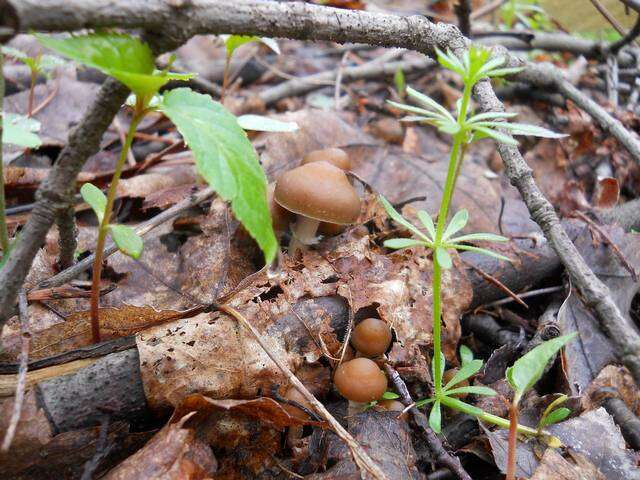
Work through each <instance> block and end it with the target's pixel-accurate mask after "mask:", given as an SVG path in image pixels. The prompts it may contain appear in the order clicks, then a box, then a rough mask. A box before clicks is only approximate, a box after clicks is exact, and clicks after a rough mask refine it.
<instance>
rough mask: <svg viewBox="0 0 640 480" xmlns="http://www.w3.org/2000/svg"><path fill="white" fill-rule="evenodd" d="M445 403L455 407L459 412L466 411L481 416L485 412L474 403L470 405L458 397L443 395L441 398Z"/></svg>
mask: <svg viewBox="0 0 640 480" xmlns="http://www.w3.org/2000/svg"><path fill="white" fill-rule="evenodd" d="M440 400H441V402H442V404H443V405H445V406H447V407H449V408H453V409H454V410H457V411H458V412H462V413H466V414H468V415H473V416H474V417H479V416H480V415H482V414H483V413H484V412H483V411H482V409H480V408H478V407H474V406H473V405H469V404H468V403H465V402H463V401H462V400H458V399H457V398H456V397H449V396H446V395H445V396H442V397H441V398H440Z"/></svg>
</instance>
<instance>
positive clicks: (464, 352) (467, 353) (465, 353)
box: [460, 345, 473, 365]
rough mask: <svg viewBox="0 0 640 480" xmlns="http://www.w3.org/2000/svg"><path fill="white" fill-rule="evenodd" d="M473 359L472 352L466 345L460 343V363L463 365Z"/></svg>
mask: <svg viewBox="0 0 640 480" xmlns="http://www.w3.org/2000/svg"><path fill="white" fill-rule="evenodd" d="M471 360H473V352H472V351H471V349H470V348H469V347H467V346H466V345H460V363H462V365H465V364H467V363H469V362H470V361H471Z"/></svg>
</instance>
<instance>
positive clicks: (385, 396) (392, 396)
mask: <svg viewBox="0 0 640 480" xmlns="http://www.w3.org/2000/svg"><path fill="white" fill-rule="evenodd" d="M396 398H400V395H398V394H397V393H395V392H384V393H383V394H382V399H383V400H395V399H396Z"/></svg>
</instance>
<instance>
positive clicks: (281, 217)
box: [268, 148, 361, 255]
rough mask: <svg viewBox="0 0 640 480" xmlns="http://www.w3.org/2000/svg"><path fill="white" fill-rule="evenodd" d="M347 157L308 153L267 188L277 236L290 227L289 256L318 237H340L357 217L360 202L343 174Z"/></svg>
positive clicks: (326, 151)
mask: <svg viewBox="0 0 640 480" xmlns="http://www.w3.org/2000/svg"><path fill="white" fill-rule="evenodd" d="M349 168H351V162H350V161H349V157H348V155H347V154H346V153H345V152H344V151H343V150H341V149H339V148H326V149H322V150H315V151H313V152H310V153H308V154H307V155H306V156H305V157H304V158H303V160H302V164H301V165H300V166H299V167H296V168H294V169H292V170H289V171H288V172H285V173H284V174H282V175H281V176H280V178H278V180H277V182H276V183H275V185H273V186H270V188H269V199H268V200H269V207H270V210H271V216H272V219H273V227H274V230H276V231H277V232H283V231H286V229H287V228H288V227H289V226H290V227H291V237H292V238H291V242H290V244H289V253H290V254H291V255H295V253H296V252H297V251H298V250H306V249H307V248H308V247H309V246H310V245H313V244H314V243H316V241H317V235H318V234H322V235H334V234H337V233H340V231H341V230H342V228H343V227H344V225H350V224H353V223H354V222H355V221H356V220H357V219H358V216H359V215H360V208H361V202H360V197H359V196H358V193H357V192H356V190H355V188H353V186H352V185H351V183H350V182H349V178H348V177H347V175H346V174H345V171H346V170H348V169H349Z"/></svg>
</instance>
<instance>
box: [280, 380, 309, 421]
mask: <svg viewBox="0 0 640 480" xmlns="http://www.w3.org/2000/svg"><path fill="white" fill-rule="evenodd" d="M284 398H286V399H287V400H293V401H294V402H297V403H299V404H300V405H302V406H303V407H306V408H308V409H309V410H313V407H312V406H311V403H310V402H309V401H308V400H307V399H306V398H305V397H304V396H303V395H302V394H301V393H300V392H299V391H298V390H297V389H296V387H289V389H288V390H287V393H285V394H284ZM282 408H284V409H285V410H286V411H287V413H288V414H289V415H291V416H292V417H294V418H297V419H299V420H309V415H307V414H306V413H305V412H303V411H302V410H300V409H299V408H296V407H294V406H293V405H288V404H283V405H282Z"/></svg>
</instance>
